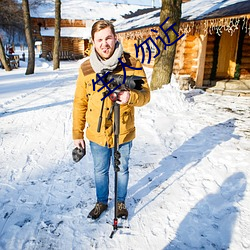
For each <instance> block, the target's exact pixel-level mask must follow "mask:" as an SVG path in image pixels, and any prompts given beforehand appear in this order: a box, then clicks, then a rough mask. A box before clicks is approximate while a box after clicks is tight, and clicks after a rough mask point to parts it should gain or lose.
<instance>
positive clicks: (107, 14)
mask: <svg viewBox="0 0 250 250" xmlns="http://www.w3.org/2000/svg"><path fill="white" fill-rule="evenodd" d="M61 2H62V3H61V18H62V19H70V20H97V19H101V18H103V19H108V20H111V19H118V18H120V17H121V16H122V15H125V14H131V13H132V12H135V11H137V10H138V9H147V8H150V7H149V6H142V5H134V4H114V3H108V2H99V3H98V2H96V1H91V0H84V1H82V0H61ZM30 15H31V17H34V18H55V3H54V2H53V1H51V0H46V1H45V3H43V4H42V5H39V6H38V7H37V8H32V9H31V10H30Z"/></svg>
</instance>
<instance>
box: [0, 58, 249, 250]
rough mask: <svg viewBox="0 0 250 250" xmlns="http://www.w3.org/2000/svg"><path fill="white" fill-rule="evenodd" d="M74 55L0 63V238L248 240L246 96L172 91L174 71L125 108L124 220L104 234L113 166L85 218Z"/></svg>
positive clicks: (86, 172)
mask: <svg viewBox="0 0 250 250" xmlns="http://www.w3.org/2000/svg"><path fill="white" fill-rule="evenodd" d="M80 63H81V61H78V62H77V61H72V62H61V69H60V70H56V71H53V69H52V65H51V62H46V61H44V60H43V59H39V58H37V61H36V69H35V74H33V75H29V76H25V74H24V73H25V70H26V69H25V66H26V64H25V63H24V62H21V67H20V68H19V69H14V70H12V71H11V72H5V71H4V70H1V69H0V249H3V250H17V249H32V250H33V249H57V250H64V249H65V250H69V249H75V250H80V249H83V250H85V249H86V250H89V249H126V250H138V249H141V250H151V249H154V250H158V249H159V250H160V249H165V250H170V249H173V250H174V249H183V250H186V249H219V250H222V249H232V250H239V249H250V237H249V232H250V209H249V204H250V192H249V183H250V161H249V159H250V142H249V139H250V99H249V98H243V97H240V98H238V97H228V96H219V95H212V94H207V93H204V92H202V91H200V90H190V91H186V92H182V91H179V90H178V88H177V87H176V83H175V81H174V79H173V81H172V83H171V84H170V85H166V86H164V87H163V88H162V89H160V90H156V91H152V95H151V102H150V103H149V104H148V105H146V106H144V107H141V108H137V111H136V127H137V138H136V139H135V140H134V143H133V149H132V155H131V161H130V181H129V188H128V197H127V207H128V210H129V219H128V224H129V229H127V228H121V229H119V230H118V231H117V233H116V234H115V236H114V238H113V239H110V238H109V235H110V233H111V231H112V225H110V224H108V223H107V222H110V223H111V224H112V223H113V218H114V211H113V205H114V204H113V197H114V193H113V176H114V174H113V171H112V169H111V173H110V175H111V183H110V189H111V193H110V203H109V209H108V211H107V213H105V215H104V216H102V217H101V219H100V220H99V221H98V222H94V223H90V222H88V221H87V219H86V216H87V214H88V212H89V211H90V210H91V209H92V207H93V206H94V204H95V188H94V180H93V163H92V158H91V153H90V150H89V145H88V144H87V155H86V156H85V157H84V158H83V159H82V161H80V162H79V163H74V162H73V161H72V157H71V152H72V149H73V147H74V146H73V143H72V139H71V123H72V113H71V111H72V100H73V95H74V90H75V81H76V77H77V73H78V68H79V66H80ZM147 75H148V77H149V79H150V75H151V71H150V70H147ZM97 119H98V117H97Z"/></svg>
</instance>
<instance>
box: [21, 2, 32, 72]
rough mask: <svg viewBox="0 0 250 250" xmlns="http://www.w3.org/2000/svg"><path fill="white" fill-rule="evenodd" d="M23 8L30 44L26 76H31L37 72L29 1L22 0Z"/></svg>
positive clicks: (25, 27) (27, 37) (27, 38)
mask: <svg viewBox="0 0 250 250" xmlns="http://www.w3.org/2000/svg"><path fill="white" fill-rule="evenodd" d="M22 8H23V18H24V30H25V36H26V41H27V44H28V66H27V69H26V72H25V74H26V75H30V74H34V70H35V48H34V41H33V37H32V30H31V21H30V9H29V1H28V0H22Z"/></svg>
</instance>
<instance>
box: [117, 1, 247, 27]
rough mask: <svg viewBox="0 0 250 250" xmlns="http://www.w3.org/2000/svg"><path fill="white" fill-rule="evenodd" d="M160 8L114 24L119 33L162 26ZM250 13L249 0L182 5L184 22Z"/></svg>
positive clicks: (195, 2)
mask: <svg viewBox="0 0 250 250" xmlns="http://www.w3.org/2000/svg"><path fill="white" fill-rule="evenodd" d="M160 11H161V9H160V8H157V9H155V10H153V11H151V12H149V13H146V14H142V15H139V16H135V17H134V16H133V15H132V16H133V17H131V18H126V19H119V20H117V21H116V22H114V25H115V29H116V31H117V32H122V31H128V30H132V29H139V28H143V27H148V26H156V25H159V24H160ZM247 13H248V14H249V13H250V1H249V0H191V1H189V2H186V3H183V4H182V16H181V19H182V21H194V20H201V19H209V18H216V17H224V16H233V15H241V14H247Z"/></svg>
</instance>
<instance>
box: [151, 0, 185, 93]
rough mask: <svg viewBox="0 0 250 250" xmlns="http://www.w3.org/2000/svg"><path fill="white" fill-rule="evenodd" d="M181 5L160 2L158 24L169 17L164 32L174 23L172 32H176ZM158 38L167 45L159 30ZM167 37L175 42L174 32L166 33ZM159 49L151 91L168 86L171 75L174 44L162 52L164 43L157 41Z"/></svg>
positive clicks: (173, 0) (177, 1) (173, 1)
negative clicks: (164, 85)
mask: <svg viewBox="0 0 250 250" xmlns="http://www.w3.org/2000/svg"><path fill="white" fill-rule="evenodd" d="M181 3H182V0H162V7H161V14H160V23H161V24H162V23H164V21H165V20H166V19H167V18H168V17H169V19H168V21H167V22H166V24H165V25H164V30H167V29H168V28H169V27H170V26H171V25H172V24H174V23H176V25H175V26H174V30H175V31H176V32H178V30H179V26H180V18H181ZM159 35H160V37H162V39H163V40H164V42H165V43H166V44H169V42H168V38H167V36H166V34H165V33H164V32H163V31H162V30H161V29H160V31H159ZM168 37H169V39H170V41H171V42H172V41H175V40H176V38H177V37H176V34H175V32H173V31H171V29H170V31H169V32H168ZM157 46H158V47H159V49H160V54H159V55H158V56H157V57H156V59H155V64H154V69H153V74H152V81H151V84H150V87H151V89H152V90H154V89H158V88H160V87H162V85H163V84H168V83H170V81H171V75H172V70H173V64H174V57H175V49H176V43H174V44H173V45H171V46H167V48H166V50H164V43H163V42H162V41H160V40H159V39H158V45H157Z"/></svg>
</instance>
